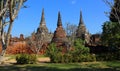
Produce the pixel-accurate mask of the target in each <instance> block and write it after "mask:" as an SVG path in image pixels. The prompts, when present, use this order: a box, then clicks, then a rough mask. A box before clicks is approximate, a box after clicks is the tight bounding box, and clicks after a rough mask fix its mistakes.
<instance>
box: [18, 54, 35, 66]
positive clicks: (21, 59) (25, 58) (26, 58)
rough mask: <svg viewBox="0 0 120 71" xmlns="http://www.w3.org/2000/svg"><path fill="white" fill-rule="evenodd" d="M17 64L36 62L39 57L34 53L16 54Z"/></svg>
mask: <svg viewBox="0 0 120 71" xmlns="http://www.w3.org/2000/svg"><path fill="white" fill-rule="evenodd" d="M16 61H17V64H34V63H36V61H37V57H36V55H34V54H31V55H29V54H19V55H17V56H16Z"/></svg>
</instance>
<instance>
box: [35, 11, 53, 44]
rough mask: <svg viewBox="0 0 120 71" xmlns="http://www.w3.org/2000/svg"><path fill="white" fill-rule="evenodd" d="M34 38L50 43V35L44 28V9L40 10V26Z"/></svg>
mask: <svg viewBox="0 0 120 71" xmlns="http://www.w3.org/2000/svg"><path fill="white" fill-rule="evenodd" d="M35 36H36V37H39V39H40V40H43V42H50V41H51V35H50V34H49V32H48V29H47V27H46V22H45V16H44V9H43V10H42V16H41V21H40V25H39V27H38V29H37V32H36V34H35Z"/></svg>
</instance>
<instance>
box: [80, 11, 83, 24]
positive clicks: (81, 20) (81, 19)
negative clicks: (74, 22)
mask: <svg viewBox="0 0 120 71" xmlns="http://www.w3.org/2000/svg"><path fill="white" fill-rule="evenodd" d="M80 24H82V25H84V21H83V17H82V11H80V21H79V25H80Z"/></svg>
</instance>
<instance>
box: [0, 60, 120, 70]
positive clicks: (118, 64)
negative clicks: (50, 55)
mask: <svg viewBox="0 0 120 71" xmlns="http://www.w3.org/2000/svg"><path fill="white" fill-rule="evenodd" d="M0 71H120V61H112V62H82V63H68V64H60V63H39V64H29V65H28V64H25V65H9V66H0Z"/></svg>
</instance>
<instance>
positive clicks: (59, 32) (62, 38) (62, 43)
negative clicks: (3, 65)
mask: <svg viewBox="0 0 120 71" xmlns="http://www.w3.org/2000/svg"><path fill="white" fill-rule="evenodd" d="M51 42H52V43H56V45H57V46H58V47H66V46H67V43H68V40H67V37H66V33H65V30H64V29H63V27H62V21H61V15H60V12H59V13H58V21H57V28H56V31H55V32H54V36H53V38H52V41H51Z"/></svg>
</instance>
